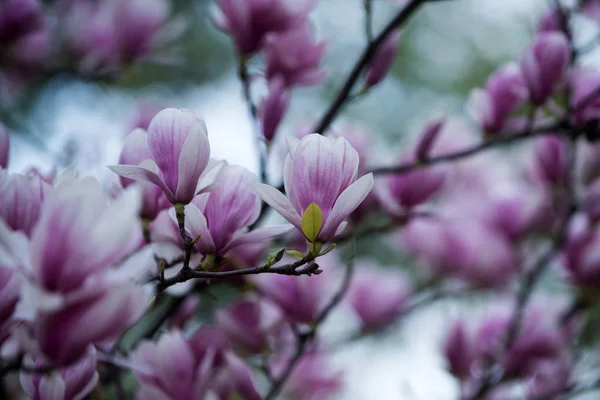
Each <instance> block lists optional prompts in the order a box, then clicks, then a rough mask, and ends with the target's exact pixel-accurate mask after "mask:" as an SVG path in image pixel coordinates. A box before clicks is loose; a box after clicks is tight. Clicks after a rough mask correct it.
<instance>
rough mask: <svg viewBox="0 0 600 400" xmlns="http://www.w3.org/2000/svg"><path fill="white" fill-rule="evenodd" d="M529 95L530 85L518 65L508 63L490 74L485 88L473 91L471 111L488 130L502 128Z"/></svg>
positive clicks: (493, 131) (469, 106) (500, 129)
mask: <svg viewBox="0 0 600 400" xmlns="http://www.w3.org/2000/svg"><path fill="white" fill-rule="evenodd" d="M527 96H528V92H527V86H526V85H525V80H524V78H523V73H522V72H521V70H520V69H519V67H518V65H516V64H514V63H509V64H505V65H504V66H502V67H500V69H498V70H497V71H496V72H494V73H493V74H492V75H491V76H490V77H489V78H488V80H487V82H486V85H485V89H474V90H473V91H472V92H471V95H470V96H469V101H468V111H469V113H470V114H471V115H472V117H473V118H474V119H475V120H476V121H477V122H478V123H479V124H480V125H481V127H482V128H483V129H484V131H485V132H487V133H496V132H500V131H502V130H503V129H504V127H505V125H506V121H507V119H508V117H509V116H510V114H511V113H512V112H514V111H515V110H516V109H517V108H518V107H519V106H520V105H522V104H523V103H524V102H525V100H526V99H527Z"/></svg>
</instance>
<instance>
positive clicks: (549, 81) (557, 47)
mask: <svg viewBox="0 0 600 400" xmlns="http://www.w3.org/2000/svg"><path fill="white" fill-rule="evenodd" d="M570 58H571V50H570V46H569V41H568V40H567V38H566V37H565V35H564V34H563V33H561V32H556V31H553V32H543V33H540V34H539V35H538V36H537V38H536V40H535V42H534V43H533V45H532V46H531V48H530V49H528V50H527V51H526V52H525V53H524V54H523V55H522V57H521V60H520V66H521V71H522V72H523V78H524V80H525V83H526V84H527V88H528V89H529V99H530V100H531V102H532V103H533V104H534V105H538V106H539V105H541V104H543V103H544V102H545V101H546V100H547V99H548V98H549V97H550V96H552V94H553V93H554V90H555V89H556V87H557V85H558V84H559V83H561V81H562V80H563V78H564V77H565V74H566V72H567V68H568V66H569V61H570Z"/></svg>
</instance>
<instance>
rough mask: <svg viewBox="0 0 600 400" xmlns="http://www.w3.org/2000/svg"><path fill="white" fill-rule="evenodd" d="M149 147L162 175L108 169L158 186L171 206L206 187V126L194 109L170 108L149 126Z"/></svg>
mask: <svg viewBox="0 0 600 400" xmlns="http://www.w3.org/2000/svg"><path fill="white" fill-rule="evenodd" d="M148 147H149V148H150V154H151V155H152V159H153V161H154V162H155V163H156V165H157V166H158V168H159V169H160V174H157V173H155V172H154V171H151V170H148V169H146V168H143V167H140V166H137V165H113V166H110V167H109V168H110V169H111V170H112V171H114V172H116V173H117V174H119V175H121V176H122V177H125V178H130V179H135V180H142V181H148V182H152V183H154V184H155V185H158V186H159V187H160V188H161V189H162V190H163V192H164V193H165V196H167V199H168V200H169V201H170V202H171V203H172V204H176V203H184V204H187V203H189V202H190V201H192V199H193V198H194V196H195V195H196V194H198V193H200V192H202V191H203V190H204V189H206V187H200V188H198V187H197V186H198V184H199V182H200V176H201V175H202V173H203V172H204V171H205V170H206V168H207V166H208V164H209V158H210V144H209V143H208V134H207V132H206V124H205V123H204V120H203V119H202V117H200V116H199V115H198V114H196V113H195V112H193V111H191V110H183V109H181V110H176V109H173V108H167V109H164V110H162V111H161V112H159V113H158V114H156V116H155V117H154V118H153V119H152V122H151V123H150V126H149V127H148Z"/></svg>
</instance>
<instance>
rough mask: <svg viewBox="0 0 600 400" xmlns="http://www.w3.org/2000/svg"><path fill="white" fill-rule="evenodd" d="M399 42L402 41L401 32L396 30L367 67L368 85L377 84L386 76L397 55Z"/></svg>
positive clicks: (366, 77)
mask: <svg viewBox="0 0 600 400" xmlns="http://www.w3.org/2000/svg"><path fill="white" fill-rule="evenodd" d="M398 43H400V32H399V31H395V32H393V33H392V34H390V35H389V36H388V37H387V38H386V39H385V41H384V42H383V43H382V44H381V47H380V48H379V49H378V50H377V54H375V56H374V57H373V59H372V60H371V63H370V64H369V65H367V67H366V68H365V84H366V85H367V86H375V85H377V84H378V83H379V82H381V80H382V79H383V78H384V77H385V75H386V74H387V72H388V71H389V69H390V67H391V66H392V64H393V62H394V57H396V51H397V50H398Z"/></svg>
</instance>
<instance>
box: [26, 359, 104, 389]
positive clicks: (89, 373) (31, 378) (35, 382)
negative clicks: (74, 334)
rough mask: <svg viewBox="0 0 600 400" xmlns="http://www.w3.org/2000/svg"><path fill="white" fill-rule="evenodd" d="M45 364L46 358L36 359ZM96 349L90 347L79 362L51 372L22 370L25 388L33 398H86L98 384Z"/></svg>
mask: <svg viewBox="0 0 600 400" xmlns="http://www.w3.org/2000/svg"><path fill="white" fill-rule="evenodd" d="M36 365H37V366H43V365H44V360H42V359H40V360H36ZM98 380H99V376H98V372H97V371H96V349H94V348H93V347H90V349H89V350H88V352H87V353H86V354H85V356H84V357H83V358H82V359H81V360H79V361H78V362H77V363H75V364H73V365H70V366H68V367H62V368H59V369H58V370H56V371H54V372H53V373H51V374H47V375H44V374H30V373H27V372H21V376H20V381H21V385H22V386H23V390H24V391H25V393H27V395H28V396H29V397H30V398H31V399H32V400H46V399H52V400H71V399H83V398H85V397H86V396H87V395H88V394H89V393H90V392H91V391H92V390H93V389H94V387H95V386H96V384H98Z"/></svg>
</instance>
